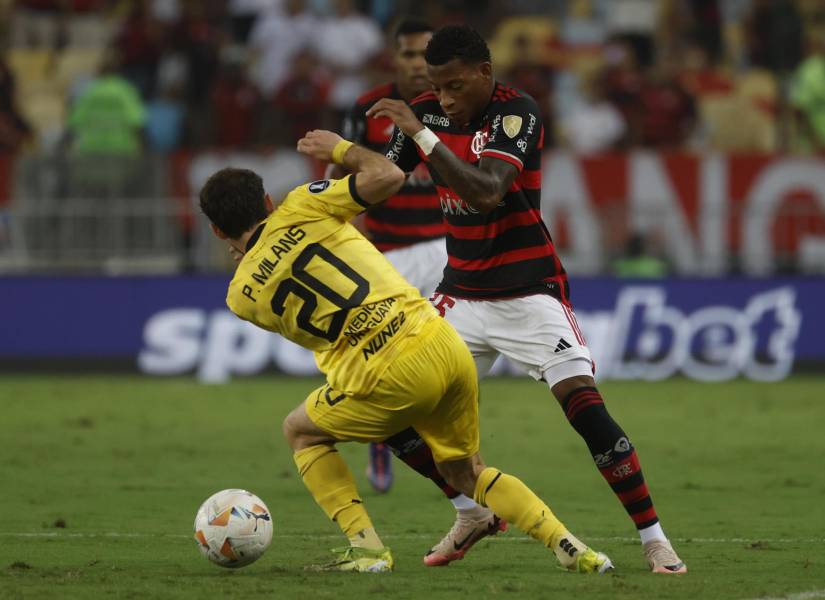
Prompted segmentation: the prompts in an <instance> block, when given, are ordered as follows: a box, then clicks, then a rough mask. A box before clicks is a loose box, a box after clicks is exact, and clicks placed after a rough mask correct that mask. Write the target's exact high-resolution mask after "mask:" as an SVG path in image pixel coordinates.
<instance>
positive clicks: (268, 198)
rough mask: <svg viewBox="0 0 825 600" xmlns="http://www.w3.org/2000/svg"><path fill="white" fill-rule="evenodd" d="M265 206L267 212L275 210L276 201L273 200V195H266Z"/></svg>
mask: <svg viewBox="0 0 825 600" xmlns="http://www.w3.org/2000/svg"><path fill="white" fill-rule="evenodd" d="M264 208H265V209H266V214H269V213H271V212H272V211H273V210H275V203H274V202H272V196H270V195H269V194H267V195H266V196H264Z"/></svg>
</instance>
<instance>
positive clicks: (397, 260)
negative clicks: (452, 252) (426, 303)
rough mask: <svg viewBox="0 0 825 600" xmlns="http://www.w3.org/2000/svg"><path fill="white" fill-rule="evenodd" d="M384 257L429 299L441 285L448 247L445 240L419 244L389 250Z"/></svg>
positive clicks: (440, 239) (439, 239)
mask: <svg viewBox="0 0 825 600" xmlns="http://www.w3.org/2000/svg"><path fill="white" fill-rule="evenodd" d="M384 256H386V257H387V259H388V260H389V261H390V262H391V263H392V266H394V267H395V268H396V270H397V271H398V272H399V273H401V276H402V277H404V279H406V280H407V281H409V282H410V283H411V284H413V286H414V287H417V288H418V291H419V292H421V295H422V296H424V297H425V298H429V297H430V296H431V295H432V293H433V292H434V291H435V288H436V287H438V284H439V283H441V277H442V275H443V273H444V266H445V265H446V264H447V246H446V243H445V240H444V238H438V239H436V240H430V241H428V242H419V243H417V244H413V245H412V246H406V247H404V248H398V249H397V250H388V251H387V252H384Z"/></svg>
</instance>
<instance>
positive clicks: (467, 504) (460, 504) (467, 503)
mask: <svg viewBox="0 0 825 600" xmlns="http://www.w3.org/2000/svg"><path fill="white" fill-rule="evenodd" d="M450 502H452V503H453V506H455V509H456V510H470V509H472V508H477V507H478V504H476V503H475V502H474V501H473V499H472V498H468V497H467V496H465V495H464V494H459V495H458V496H456V497H455V498H450Z"/></svg>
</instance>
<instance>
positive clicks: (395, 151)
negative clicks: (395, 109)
mask: <svg viewBox="0 0 825 600" xmlns="http://www.w3.org/2000/svg"><path fill="white" fill-rule="evenodd" d="M384 156H386V157H387V158H389V159H390V160H391V161H392V162H394V163H395V164H396V165H397V166H398V168H399V169H401V170H402V171H404V172H405V173H411V172H412V171H414V170H415V168H416V167H417V166H418V164H419V163H420V162H421V156H420V155H419V154H418V146H416V144H415V142H414V141H413V139H412V138H411V137H409V136H407V135H406V134H405V133H404V132H403V131H401V130H400V129H398V127H396V128H395V129H393V131H392V137H391V138H390V141H389V142H387V146H386V148H384Z"/></svg>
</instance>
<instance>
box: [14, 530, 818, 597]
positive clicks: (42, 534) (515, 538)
mask: <svg viewBox="0 0 825 600" xmlns="http://www.w3.org/2000/svg"><path fill="white" fill-rule="evenodd" d="M434 535H437V534H432V535H429V534H423V533H415V534H412V533H408V534H398V535H393V534H385V535H382V536H381V537H382V538H387V539H395V540H429V539H432V538H433V536H434ZM4 537H6V538H15V537H16V538H61V537H65V538H161V537H163V538H181V539H182V538H190V537H192V536H189V535H184V534H180V533H125V532H118V531H107V532H69V531H66V532H60V531H33V532H0V538H4ZM272 537H273V538H275V539H286V540H290V539H293V540H294V539H302V538H315V539H318V538H321V539H339V538H340V537H341V534H323V535H315V534H289V533H287V534H284V533H282V534H275V535H273V536H272ZM583 537H584V538H585V539H587V540H592V541H594V542H638V541H639V538H637V537H622V536H613V537H599V536H583ZM491 540H492V541H494V542H526V541H531V538H529V537H527V536H525V535H521V534H515V535H512V534H510V535H505V536H496V537H494V538H491ZM671 541H672V542H676V543H681V544H687V543H696V544H822V543H825V538H762V539H757V538H754V539H751V538H671ZM810 593H814V592H810ZM815 593H818V594H825V590H821V591H817V592H815ZM819 597H820V596H811V598H819ZM760 600H768V599H760ZM770 600H774V599H770ZM793 600H797V599H796V597H794V598H793ZM798 600H804V599H803V598H799V599H798Z"/></svg>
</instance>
